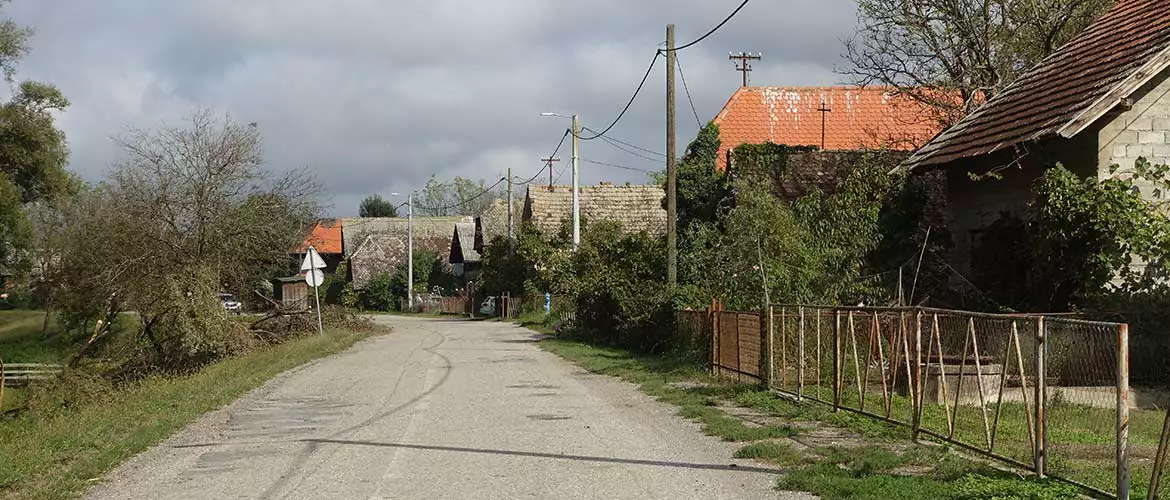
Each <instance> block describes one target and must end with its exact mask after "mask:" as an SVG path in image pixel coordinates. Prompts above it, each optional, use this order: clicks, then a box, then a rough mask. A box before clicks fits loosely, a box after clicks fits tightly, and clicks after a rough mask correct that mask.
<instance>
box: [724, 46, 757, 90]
mask: <svg viewBox="0 0 1170 500" xmlns="http://www.w3.org/2000/svg"><path fill="white" fill-rule="evenodd" d="M727 58H728V59H730V60H732V61H737V62H736V63H735V70H736V71H738V72H740V73H743V86H744V87H747V86H748V73H751V72H752V61H759V60H760V59H763V58H764V54H754V55H753V54H752V53H751V52H740V53H738V54H736V53H734V52H732V53H731V54H730V55H728V57H727Z"/></svg>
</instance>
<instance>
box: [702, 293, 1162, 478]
mask: <svg viewBox="0 0 1170 500" xmlns="http://www.w3.org/2000/svg"><path fill="white" fill-rule="evenodd" d="M711 323H712V355H711V366H712V371H713V372H714V373H715V374H717V375H723V376H727V377H731V378H735V379H737V380H747V381H759V382H760V383H763V384H766V385H767V386H768V387H770V388H773V389H775V390H778V391H781V392H784V393H788V394H790V395H792V396H794V397H795V398H797V399H800V400H803V399H808V400H813V401H818V402H821V403H825V404H829V405H832V406H833V407H834V409H835V410H838V411H839V410H848V411H853V412H858V413H862V414H865V415H868V416H871V417H874V418H878V419H881V420H885V421H888V422H891V423H895V424H900V425H905V426H907V427H909V428H910V429H911V431H912V433H913V436H914V437H915V439H918V438H920V437H923V436H925V437H927V438H931V439H935V440H940V441H944V442H949V443H953V444H956V445H958V446H960V447H962V448H965V449H968V450H969V451H973V452H976V453H980V454H983V455H985V456H988V457H992V458H995V459H998V460H1001V461H1003V462H1006V463H1010V464H1012V465H1014V466H1016V467H1019V468H1022V469H1026V470H1029V471H1032V472H1034V473H1036V474H1038V475H1040V476H1047V475H1050V476H1052V477H1053V478H1056V479H1059V480H1062V481H1066V482H1070V483H1073V484H1076V485H1078V486H1080V487H1082V488H1084V489H1085V490H1086V491H1087V492H1091V493H1093V494H1096V495H1097V496H1102V497H1110V498H1130V495H1131V489H1132V493H1133V495H1134V496H1135V497H1146V496H1147V494H1149V498H1154V494H1155V493H1160V494H1161V498H1170V488H1167V487H1165V486H1162V487H1157V486H1155V491H1153V492H1150V490H1149V486H1150V484H1151V483H1154V484H1157V482H1158V475H1159V474H1160V472H1157V473H1156V472H1155V469H1160V465H1161V464H1163V463H1164V462H1166V455H1167V452H1166V448H1167V441H1170V437H1168V436H1166V435H1164V433H1163V429H1164V428H1166V429H1170V424H1166V422H1167V420H1166V415H1165V412H1164V411H1163V410H1159V409H1157V408H1156V407H1155V408H1149V407H1147V406H1143V405H1141V404H1138V403H1139V402H1138V401H1135V392H1134V390H1133V389H1132V388H1131V387H1130V386H1129V360H1128V357H1129V331H1128V326H1127V325H1124V324H1119V323H1105V322H1094V321H1081V320H1076V319H1070V318H1065V317H1048V316H1036V315H996V314H983V313H973V312H963V311H948V310H940V309H929V308H873V307H819V306H801V305H779V304H777V305H773V306H771V307H769V309H768V310H767V311H765V312H764V313H763V314H757V313H744V312H725V311H721V312H716V313H713V314H712V317H711ZM1139 399H1140V398H1139ZM1155 399H1156V398H1155ZM1155 406H1161V407H1163V408H1164V407H1165V404H1164V402H1163V401H1162V400H1158V401H1157V404H1156V405H1155ZM1155 465H1159V466H1158V467H1155Z"/></svg>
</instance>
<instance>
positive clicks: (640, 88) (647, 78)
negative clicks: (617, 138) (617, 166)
mask: <svg viewBox="0 0 1170 500" xmlns="http://www.w3.org/2000/svg"><path fill="white" fill-rule="evenodd" d="M660 55H662V50H657V51H655V52H654V58H653V59H651V60H650V67H649V68H646V75H645V76H643V77H642V82H641V83H639V84H638V88H637V89H635V90H634V95H632V96H630V101H629V102H627V103H626V107H625V108H624V109H622V112H621V113H618V116H617V118H614V119H613V122H612V123H610V124H609V126H608V127H605V130H602V131H601V132H600V133H598V134H597V135H594V136H593V137H582V136H581V135H580V134H579V133H578V134H577V138H578V139H581V140H583V141H592V140H594V139H597V138H599V137H601V136H603V135H605V134H607V133H609V131H610V130H612V129H613V127H614V126H615V125H617V124H618V122H620V121H622V117H624V116H626V112H627V111H629V110H630V106H633V105H634V100H635V99H637V98H638V94H640V93H642V88H643V87H645V86H646V80H649V79H650V73H651V72H653V71H654V64H655V63H657V62H658V56H660Z"/></svg>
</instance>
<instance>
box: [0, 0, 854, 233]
mask: <svg viewBox="0 0 1170 500" xmlns="http://www.w3.org/2000/svg"><path fill="white" fill-rule="evenodd" d="M737 4H738V1H736V0H720V1H705V2H691V3H689V4H680V3H678V2H669V1H666V0H651V1H645V2H628V1H619V0H596V1H594V2H560V1H548V0H493V1H491V2H474V1H469V0H396V1H393V2H386V1H377V0H334V1H332V2H320V1H307V0H252V1H249V2H239V1H236V0H203V1H199V2H158V1H155V0H111V1H108V2H100V3H99V2H85V1H82V0H16V1H15V2H14V3H12V4H10V5H9V6H8V7H7V8H6V11H5V14H6V15H8V16H11V17H13V18H14V19H15V20H16V21H18V22H21V23H26V24H30V25H33V26H34V27H35V28H36V29H37V34H36V36H35V37H34V38H33V52H32V54H31V55H30V56H29V57H28V58H27V59H26V61H24V63H23V64H22V67H21V77H27V78H34V79H39V80H45V81H50V82H53V83H56V84H57V85H59V86H60V87H61V88H62V89H63V90H64V91H65V92H66V94H67V95H68V96H69V97H70V99H71V100H72V101H73V107H72V108H71V109H70V110H69V111H67V112H66V113H64V114H63V115H62V116H61V118H60V123H61V126H62V127H63V128H64V129H65V131H66V134H67V135H68V137H69V141H70V145H71V149H72V151H73V155H72V168H73V169H75V170H77V171H78V172H80V173H82V174H83V175H84V176H86V177H87V178H90V179H99V178H100V177H101V175H102V174H103V173H104V172H105V171H106V168H107V166H108V165H110V164H111V163H113V162H115V161H116V160H117V159H118V158H119V153H118V150H117V148H116V147H115V146H114V145H113V143H112V142H111V141H110V140H109V137H110V136H112V135H116V134H118V133H119V132H120V131H122V130H124V129H125V128H126V127H131V126H136V127H151V126H157V125H159V124H160V123H163V122H167V123H176V122H177V121H179V120H180V119H181V118H182V117H183V116H184V115H186V114H188V113H190V112H191V111H192V110H193V109H195V108H196V107H208V108H212V109H215V110H218V111H221V112H225V113H230V114H231V115H232V116H233V117H234V118H236V119H238V120H240V121H249V122H251V121H255V122H257V123H259V124H260V127H261V130H262V131H263V133H264V135H265V145H266V157H267V159H268V161H269V163H270V164H271V166H272V168H274V169H276V170H283V169H291V168H298V167H303V166H308V167H310V168H311V169H313V170H314V171H315V172H316V173H317V175H318V177H319V180H320V181H321V182H322V184H323V185H324V186H325V188H326V191H327V193H326V195H325V197H324V198H325V201H330V202H332V203H333V205H334V209H333V213H334V214H335V215H348V214H352V213H353V212H354V211H355V210H356V205H357V201H358V200H360V199H361V198H362V197H364V196H365V195H367V194H370V193H373V192H379V193H382V194H388V193H390V192H407V191H410V190H412V189H417V188H419V187H421V186H422V184H424V183H425V182H426V179H427V178H428V177H430V176H431V175H432V174H436V175H438V176H439V177H442V178H448V177H453V176H455V175H461V176H464V177H472V178H483V179H486V180H488V181H489V183H490V182H493V181H494V179H497V178H499V177H500V176H501V175H502V174H503V173H504V171H505V170H506V169H507V168H508V167H512V168H513V169H514V173H515V174H516V175H523V176H524V177H529V176H532V175H533V174H535V173H536V171H537V170H538V169H540V168H541V165H540V163H539V158H541V157H542V156H544V155H547V154H549V153H550V152H551V150H552V148H553V147H554V146H555V145H556V141H557V140H558V139H559V138H560V137H561V134H562V132H563V131H564V129H565V128H566V127H567V125H568V122H567V120H560V119H553V118H542V117H540V116H539V113H540V112H542V111H556V112H564V113H570V112H578V113H580V114H581V115H582V119H583V122H584V123H585V124H586V125H588V126H590V127H592V128H601V127H604V126H605V125H608V123H609V121H610V120H611V119H612V118H613V117H614V115H615V114H616V113H617V112H618V111H619V110H620V109H621V107H622V106H623V105H624V104H625V101H626V99H628V98H629V96H630V93H631V92H632V91H633V87H634V85H635V84H636V83H637V81H638V79H640V78H641V77H642V74H643V72H644V71H645V69H646V65H647V64H648V63H649V59H650V57H651V55H652V54H653V53H654V50H655V48H656V44H657V43H659V42H661V41H662V40H663V38H664V25H665V23H666V22H668V21H669V22H674V23H676V24H677V26H678V38H679V42H680V43H681V42H685V41H687V40H690V39H693V37H695V36H698V35H700V34H702V33H703V32H704V31H706V30H707V29H708V28H709V27H710V26H712V25H713V24H714V23H715V22H717V21H718V20H720V19H721V18H722V17H723V16H724V15H726V14H727V13H728V12H729V11H730V10H731V8H733V7H734V6H735V5H737ZM854 8H855V6H854V4H853V2H852V1H849V0H820V1H817V0H773V1H763V0H756V2H753V3H751V4H749V5H748V7H747V8H745V10H744V12H743V13H742V14H741V15H740V16H739V17H737V18H736V19H735V20H733V21H732V22H731V23H730V24H728V25H727V26H726V27H725V28H724V29H723V30H721V31H720V32H719V33H716V34H715V35H714V36H712V37H711V38H709V39H708V40H707V41H705V42H704V43H703V44H701V45H699V46H696V47H694V48H692V49H689V50H687V51H684V52H682V53H680V61H681V63H682V64H683V68H684V70H685V75H686V79H687V83H688V85H689V88H690V90H691V94H692V97H693V98H694V102H695V106H696V108H697V109H698V113H699V117H700V119H701V120H702V121H704V122H705V121H707V120H710V119H711V118H713V117H714V116H715V114H716V113H717V112H718V111H719V109H720V108H721V107H722V106H723V104H724V103H725V102H726V100H727V98H728V96H729V95H730V94H731V93H732V92H733V91H734V90H735V88H736V87H738V85H739V74H738V73H736V72H735V71H734V69H733V65H732V63H731V62H730V61H728V60H727V53H728V52H729V51H739V50H751V51H762V52H764V53H765V59H764V60H763V61H760V62H757V63H756V65H755V66H756V71H755V73H754V74H753V82H754V83H755V84H761V85H764V84H768V85H823V84H833V83H836V82H838V81H839V80H841V77H840V76H839V75H836V74H834V73H833V67H834V66H835V65H839V64H840V62H841V61H840V59H839V54H840V53H841V51H842V47H841V44H840V42H839V40H840V39H841V38H843V37H845V36H847V35H848V34H849V33H850V31H851V30H852V26H853V23H854V18H853V17H854V14H853V10H854ZM661 63H662V61H659V66H658V67H657V68H656V69H655V71H654V74H653V75H652V76H651V78H650V80H649V81H648V82H647V87H646V89H645V90H644V92H643V95H641V96H640V98H639V100H638V101H637V102H636V103H635V104H634V106H633V107H632V108H631V110H630V113H629V115H628V116H627V117H626V118H625V119H624V120H623V121H622V123H620V124H619V125H618V126H617V127H615V128H614V132H613V133H614V136H615V137H618V138H620V139H623V140H625V141H627V142H631V143H634V144H638V145H641V146H645V147H647V148H648V149H652V150H655V151H659V152H662V151H664V149H665V146H664V143H665V139H664V123H665V120H664V118H663V111H664V102H663V101H664V89H663V86H664V84H663V76H662V71H663V69H664V66H663V65H662V64H661ZM680 83H681V82H680ZM679 91H680V94H679V98H680V101H679V113H680V115H679V153H680V154H681V152H682V149H683V148H684V147H685V146H686V144H687V142H689V140H690V139H691V138H693V136H694V134H695V132H696V130H697V125H696V124H695V123H694V122H695V120H694V118H693V116H692V114H691V112H690V106H689V104H688V103H687V101H686V100H685V94H683V92H682V88H681V86H680V89H679ZM559 156H560V157H561V158H562V159H563V161H562V162H561V163H559V164H558V165H557V167H556V169H557V173H558V174H560V173H561V172H562V171H563V170H564V169H565V168H567V165H568V158H569V152H568V147H567V145H566V148H565V149H564V150H563V151H562V152H561V153H560V155H559ZM582 157H583V158H587V159H591V160H596V161H600V162H605V163H614V164H620V165H625V166H629V167H634V168H638V169H646V170H659V169H661V168H662V165H661V164H660V163H661V162H654V161H648V160H645V159H641V158H637V157H634V156H631V155H628V154H626V153H623V152H621V151H619V150H617V149H615V148H613V147H611V146H609V145H607V144H605V143H604V142H602V141H590V142H586V143H584V144H583V145H582ZM581 170H582V181H583V182H585V183H596V182H600V181H602V180H609V181H614V182H625V181H632V182H644V181H645V180H646V176H645V174H643V173H639V172H633V171H626V170H619V169H612V168H607V167H601V166H597V165H593V164H588V163H583V164H582V169H581ZM541 179H544V180H543V182H547V177H546V176H544V175H542V176H541ZM567 180H568V175H567V174H564V177H563V178H562V179H561V182H567Z"/></svg>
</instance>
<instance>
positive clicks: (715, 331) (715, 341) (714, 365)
mask: <svg viewBox="0 0 1170 500" xmlns="http://www.w3.org/2000/svg"><path fill="white" fill-rule="evenodd" d="M707 321H708V322H709V323H710V324H711V376H713V377H715V376H718V375H719V354H720V353H719V344H720V343H721V342H720V339H719V313H717V312H715V301H714V300H712V301H711V307H710V308H709V309H707Z"/></svg>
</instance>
